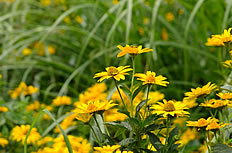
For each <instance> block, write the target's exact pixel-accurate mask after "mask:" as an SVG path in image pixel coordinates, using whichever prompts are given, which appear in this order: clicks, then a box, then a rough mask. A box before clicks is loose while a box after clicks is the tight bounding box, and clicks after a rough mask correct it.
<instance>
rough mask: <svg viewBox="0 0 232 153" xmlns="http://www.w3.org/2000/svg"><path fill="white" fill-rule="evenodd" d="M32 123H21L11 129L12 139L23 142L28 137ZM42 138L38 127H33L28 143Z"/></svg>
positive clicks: (34, 142) (33, 142)
mask: <svg viewBox="0 0 232 153" xmlns="http://www.w3.org/2000/svg"><path fill="white" fill-rule="evenodd" d="M30 127H31V126H30V125H20V126H16V127H14V128H13V129H12V131H11V139H12V140H14V141H17V142H22V144H24V141H25V139H26V135H27V133H28V131H29V129H30ZM39 139H40V134H39V133H38V132H37V129H36V128H32V130H31V133H30V135H29V137H28V139H27V144H36V142H37V141H38V140H39Z"/></svg>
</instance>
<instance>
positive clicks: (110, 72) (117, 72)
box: [93, 66, 133, 82]
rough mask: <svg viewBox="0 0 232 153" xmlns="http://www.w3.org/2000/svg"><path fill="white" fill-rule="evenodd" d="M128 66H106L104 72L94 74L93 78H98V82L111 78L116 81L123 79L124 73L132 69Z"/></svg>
mask: <svg viewBox="0 0 232 153" xmlns="http://www.w3.org/2000/svg"><path fill="white" fill-rule="evenodd" d="M129 67H130V66H119V67H114V66H110V67H107V68H106V72H100V73H97V74H95V75H94V77H93V78H99V77H100V79H99V80H98V82H102V81H103V80H105V79H109V78H113V79H115V80H117V81H119V80H120V79H122V80H125V75H128V73H126V72H129V71H132V70H133V69H132V68H129Z"/></svg>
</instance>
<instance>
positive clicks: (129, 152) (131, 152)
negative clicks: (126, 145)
mask: <svg viewBox="0 0 232 153" xmlns="http://www.w3.org/2000/svg"><path fill="white" fill-rule="evenodd" d="M115 153H133V151H120V150H117V151H116V152H115Z"/></svg>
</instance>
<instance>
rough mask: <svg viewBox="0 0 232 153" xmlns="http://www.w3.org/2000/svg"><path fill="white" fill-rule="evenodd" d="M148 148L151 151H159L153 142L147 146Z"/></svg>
mask: <svg viewBox="0 0 232 153" xmlns="http://www.w3.org/2000/svg"><path fill="white" fill-rule="evenodd" d="M147 149H149V150H151V151H157V150H156V149H155V147H154V146H153V145H152V144H149V145H148V146H147Z"/></svg>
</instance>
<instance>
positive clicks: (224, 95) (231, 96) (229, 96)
mask: <svg viewBox="0 0 232 153" xmlns="http://www.w3.org/2000/svg"><path fill="white" fill-rule="evenodd" d="M216 95H217V96H218V97H220V98H221V99H228V100H229V99H232V93H229V92H227V93H218V94H216Z"/></svg>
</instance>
